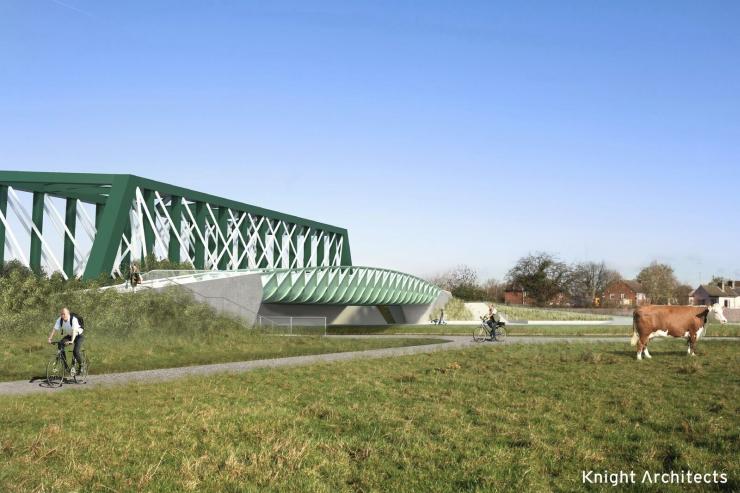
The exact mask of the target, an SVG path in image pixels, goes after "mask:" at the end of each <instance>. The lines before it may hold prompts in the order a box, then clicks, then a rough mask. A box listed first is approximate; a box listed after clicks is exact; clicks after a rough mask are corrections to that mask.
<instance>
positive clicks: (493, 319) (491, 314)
mask: <svg viewBox="0 0 740 493" xmlns="http://www.w3.org/2000/svg"><path fill="white" fill-rule="evenodd" d="M486 324H487V325H488V326H489V327H490V328H491V331H494V330H496V327H503V326H504V325H506V324H505V323H504V322H502V321H501V315H499V314H498V310H497V309H496V307H495V306H493V305H490V306H489V307H488V320H487V321H486Z"/></svg>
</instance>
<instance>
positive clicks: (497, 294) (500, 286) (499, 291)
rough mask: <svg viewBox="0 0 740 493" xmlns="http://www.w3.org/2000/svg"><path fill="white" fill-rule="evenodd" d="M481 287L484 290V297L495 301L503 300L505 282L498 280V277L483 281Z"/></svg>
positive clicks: (501, 301) (500, 301)
mask: <svg viewBox="0 0 740 493" xmlns="http://www.w3.org/2000/svg"><path fill="white" fill-rule="evenodd" d="M483 289H484V290H485V292H486V299H487V300H490V301H495V302H498V303H503V302H504V291H506V284H505V283H503V282H501V281H499V280H498V279H493V278H491V279H489V280H487V281H486V282H484V283H483Z"/></svg>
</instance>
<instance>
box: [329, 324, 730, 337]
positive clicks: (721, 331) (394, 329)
mask: <svg viewBox="0 0 740 493" xmlns="http://www.w3.org/2000/svg"><path fill="white" fill-rule="evenodd" d="M475 327H476V326H473V325H432V324H420V325H388V326H380V327H368V326H365V327H353V326H339V327H328V329H327V330H328V333H329V334H376V335H383V334H428V335H468V334H472V333H473V329H474V328H475ZM506 333H507V334H508V335H512V336H516V335H527V336H631V335H632V326H631V325H507V326H506ZM705 335H706V337H717V336H723V337H728V336H729V337H740V325H738V324H727V325H720V324H709V325H708V328H707V332H706V334H705Z"/></svg>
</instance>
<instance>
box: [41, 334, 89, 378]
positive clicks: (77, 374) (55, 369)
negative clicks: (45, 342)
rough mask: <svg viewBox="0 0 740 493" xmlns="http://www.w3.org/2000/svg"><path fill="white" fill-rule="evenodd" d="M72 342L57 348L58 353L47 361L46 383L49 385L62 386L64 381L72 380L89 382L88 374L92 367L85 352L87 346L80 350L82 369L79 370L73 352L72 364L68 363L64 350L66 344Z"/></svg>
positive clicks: (54, 342) (53, 342) (57, 342)
mask: <svg viewBox="0 0 740 493" xmlns="http://www.w3.org/2000/svg"><path fill="white" fill-rule="evenodd" d="M59 342H60V341H52V342H50V343H49V344H59ZM68 345H71V344H65V345H64V346H62V348H61V349H58V350H57V353H56V354H55V355H54V357H53V358H52V359H50V360H49V362H48V363H46V383H47V385H49V387H61V386H62V384H63V383H65V382H69V380H72V381H73V382H74V383H80V384H82V383H87V375H88V372H89V369H90V364H89V361H88V359H87V354H86V353H85V348H82V349H81V350H80V355H81V356H82V362H81V364H80V370H79V371H77V368H76V363H77V360H76V358H75V357H74V354H72V353H71V351H70V354H72V365H71V366H70V365H69V364H67V359H66V358H65V355H64V352H65V351H66V346H68Z"/></svg>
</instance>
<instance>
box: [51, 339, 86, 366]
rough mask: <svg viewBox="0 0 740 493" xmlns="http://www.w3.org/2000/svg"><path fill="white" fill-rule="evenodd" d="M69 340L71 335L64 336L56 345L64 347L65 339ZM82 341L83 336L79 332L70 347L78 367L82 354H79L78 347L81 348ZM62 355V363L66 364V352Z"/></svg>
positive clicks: (60, 347)
mask: <svg viewBox="0 0 740 493" xmlns="http://www.w3.org/2000/svg"><path fill="white" fill-rule="evenodd" d="M71 340H72V336H64V337H62V339H61V340H60V341H59V343H58V344H57V346H58V347H59V349H64V343H65V342H67V341H71ZM83 342H85V336H84V335H82V334H80V335H78V336H77V337H75V342H74V347H73V348H72V354H73V355H74V359H75V360H77V367H78V368H79V367H80V365H81V364H82V355H81V354H80V349H81V348H82V343H83ZM62 355H63V357H64V363H65V364H66V363H67V353H66V352H63V353H62Z"/></svg>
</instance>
